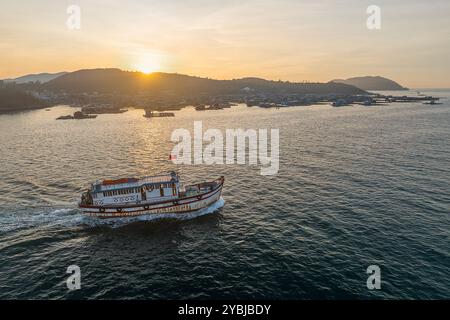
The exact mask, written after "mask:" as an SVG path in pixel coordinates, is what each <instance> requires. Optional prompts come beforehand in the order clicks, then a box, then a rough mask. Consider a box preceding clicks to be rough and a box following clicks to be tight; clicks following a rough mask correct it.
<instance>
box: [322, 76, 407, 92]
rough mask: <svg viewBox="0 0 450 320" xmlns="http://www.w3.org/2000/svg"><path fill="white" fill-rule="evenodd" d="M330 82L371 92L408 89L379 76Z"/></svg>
mask: <svg viewBox="0 0 450 320" xmlns="http://www.w3.org/2000/svg"><path fill="white" fill-rule="evenodd" d="M330 82H333V83H343V84H348V85H352V86H355V87H357V88H359V89H362V90H373V91H393V90H409V89H408V88H405V87H403V86H401V85H400V84H399V83H397V82H395V81H394V80H391V79H388V78H385V77H381V76H361V77H352V78H348V79H335V80H331V81H330Z"/></svg>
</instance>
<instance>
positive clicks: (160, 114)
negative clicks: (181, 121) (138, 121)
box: [144, 110, 175, 118]
mask: <svg viewBox="0 0 450 320" xmlns="http://www.w3.org/2000/svg"><path fill="white" fill-rule="evenodd" d="M144 117H146V118H163V117H175V113H173V112H156V111H150V110H145V114H144Z"/></svg>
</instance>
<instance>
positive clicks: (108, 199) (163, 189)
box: [90, 172, 179, 206]
mask: <svg viewBox="0 0 450 320" xmlns="http://www.w3.org/2000/svg"><path fill="white" fill-rule="evenodd" d="M178 194H179V177H178V175H177V174H176V173H175V172H169V173H167V174H162V175H157V176H148V177H143V178H139V179H138V178H123V179H117V180H103V181H97V182H95V183H93V184H92V186H91V190H90V197H92V203H93V204H94V205H99V206H102V205H117V204H119V205H120V204H134V203H135V204H139V203H141V202H144V203H145V202H148V203H152V202H159V201H165V200H171V199H174V198H178Z"/></svg>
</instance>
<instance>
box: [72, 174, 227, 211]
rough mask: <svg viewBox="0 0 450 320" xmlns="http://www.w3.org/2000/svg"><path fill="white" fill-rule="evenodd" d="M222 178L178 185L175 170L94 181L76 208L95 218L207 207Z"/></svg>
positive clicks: (218, 191)
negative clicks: (138, 176) (143, 175)
mask: <svg viewBox="0 0 450 320" xmlns="http://www.w3.org/2000/svg"><path fill="white" fill-rule="evenodd" d="M224 182H225V178H224V177H223V176H221V177H220V178H218V179H216V180H214V181H210V182H202V183H198V184H193V185H187V186H184V187H183V186H182V185H181V184H180V178H179V176H178V174H177V173H176V172H173V171H172V172H168V173H163V174H158V175H154V176H146V177H142V178H121V179H116V180H103V181H96V182H94V183H92V184H91V186H90V188H89V189H88V190H87V191H85V192H84V193H83V194H82V196H81V201H80V202H79V203H78V207H79V208H80V209H81V211H83V213H84V214H86V215H88V216H91V217H97V218H102V219H104V218H123V217H136V216H141V215H149V214H150V215H151V214H158V215H161V214H163V215H164V214H181V213H187V212H192V211H197V210H200V209H203V208H207V207H209V206H210V205H212V204H214V203H215V202H216V201H218V200H219V199H220V196H221V194H222V187H223V184H224Z"/></svg>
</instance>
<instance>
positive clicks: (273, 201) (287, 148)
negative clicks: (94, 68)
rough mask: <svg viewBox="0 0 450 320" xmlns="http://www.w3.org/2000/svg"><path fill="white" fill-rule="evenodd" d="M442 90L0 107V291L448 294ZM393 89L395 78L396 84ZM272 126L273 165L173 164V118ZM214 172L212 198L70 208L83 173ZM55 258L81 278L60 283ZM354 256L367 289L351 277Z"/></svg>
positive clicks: (448, 116)
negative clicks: (354, 96)
mask: <svg viewBox="0 0 450 320" xmlns="http://www.w3.org/2000/svg"><path fill="white" fill-rule="evenodd" d="M425 93H430V94H435V95H438V96H441V97H444V98H446V99H444V100H443V101H442V102H443V103H444V104H442V105H436V106H427V105H423V104H420V103H412V104H393V105H390V106H379V107H363V106H350V107H341V108H332V107H330V106H324V105H323V106H311V107H292V108H288V109H281V110H272V109H271V110H266V109H259V108H256V107H252V108H247V107H245V106H238V107H234V108H232V109H227V110H222V111H208V112H196V111H195V110H193V109H184V110H182V111H180V112H177V113H176V117H175V118H161V119H151V120H149V119H146V118H144V117H142V114H143V111H142V110H130V111H129V112H127V113H125V114H120V115H100V116H99V117H98V118H97V119H92V120H80V121H55V118H56V117H57V116H60V115H64V114H68V113H71V112H73V111H74V110H73V109H70V108H69V107H64V106H58V107H54V108H52V109H51V111H45V110H38V111H31V112H24V113H19V114H14V115H1V116H0V150H1V153H0V157H1V166H0V176H1V179H0V298H3V299H5V298H26V299H42V298H51V299H61V298H62V299H68V298H82V299H84V298H100V299H109V298H112V299H121V298H126V299H131V298H139V299H141V298H142V299H168V298H170V299H173V298H174V299H179V298H193V299H205V298H214V299H217V298H246V299H252V298H273V299H312V298H324V299H366V298H369V299H371V298H375V299H392V298H395V299H448V298H450V282H449V276H450V253H449V244H450V241H449V240H450V191H449V190H450V100H448V98H449V97H450V91H440V92H433V93H432V92H425ZM402 94H403V93H402ZM194 120H202V121H203V126H204V128H205V129H207V128H218V129H221V130H225V129H226V128H244V129H245V128H255V129H256V128H279V129H280V144H281V145H280V170H279V173H278V174H277V175H273V176H262V175H260V171H259V168H258V167H257V166H246V165H216V166H204V165H195V166H188V165H183V166H175V165H174V164H172V163H171V162H170V161H168V155H169V154H170V152H171V149H172V147H173V143H171V142H170V134H171V132H172V130H173V129H175V128H180V127H184V128H187V129H190V130H191V131H192V130H193V121H194ZM172 169H176V170H178V171H179V173H180V175H181V176H182V178H184V180H185V181H186V182H196V181H201V180H207V179H211V178H216V177H217V176H219V175H225V177H226V184H225V187H224V191H223V201H221V202H220V203H218V204H216V206H215V207H214V208H211V209H210V210H208V211H203V212H200V213H197V214H191V215H185V216H182V217H181V218H179V219H169V220H151V219H150V218H142V219H139V220H137V221H123V220H120V221H113V222H110V223H102V222H99V221H96V220H95V219H94V220H93V219H88V218H85V217H83V216H82V215H81V213H80V212H79V210H78V209H77V207H76V201H77V198H78V197H79V194H80V192H81V191H82V190H83V189H85V188H86V187H87V186H88V184H89V183H90V182H92V181H94V180H97V179H102V178H108V177H116V176H121V175H123V176H140V175H148V174H152V173H157V172H161V171H166V170H172ZM69 265H78V266H79V267H80V268H81V289H80V290H76V291H69V290H68V289H67V287H66V279H67V277H68V276H69V274H66V269H67V267H68V266H69ZM369 265H378V266H379V267H380V269H381V289H380V290H369V289H368V288H367V286H366V280H367V277H368V275H367V274H366V269H367V267H368V266H369Z"/></svg>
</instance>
